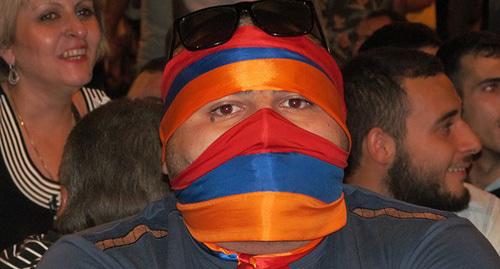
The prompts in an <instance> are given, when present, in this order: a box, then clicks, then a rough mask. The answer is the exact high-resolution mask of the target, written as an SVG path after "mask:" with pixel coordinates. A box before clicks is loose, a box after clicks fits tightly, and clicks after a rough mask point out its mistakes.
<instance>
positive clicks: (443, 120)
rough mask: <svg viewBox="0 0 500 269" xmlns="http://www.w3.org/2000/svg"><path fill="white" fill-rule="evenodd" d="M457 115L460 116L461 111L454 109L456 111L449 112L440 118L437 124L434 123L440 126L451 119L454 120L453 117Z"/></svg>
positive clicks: (435, 124)
mask: <svg viewBox="0 0 500 269" xmlns="http://www.w3.org/2000/svg"><path fill="white" fill-rule="evenodd" d="M457 115H460V111H459V110H458V109H454V110H451V111H448V112H446V113H445V114H444V115H442V116H441V117H439V119H437V120H436V122H435V123H434V126H439V125H441V124H442V123H443V122H446V121H447V120H449V119H451V118H453V117H455V116H457Z"/></svg>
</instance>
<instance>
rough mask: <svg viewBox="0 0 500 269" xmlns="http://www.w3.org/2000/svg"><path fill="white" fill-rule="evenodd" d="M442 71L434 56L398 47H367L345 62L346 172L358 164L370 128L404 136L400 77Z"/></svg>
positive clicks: (407, 108) (406, 110)
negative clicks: (348, 139) (349, 141)
mask: <svg viewBox="0 0 500 269" xmlns="http://www.w3.org/2000/svg"><path fill="white" fill-rule="evenodd" d="M442 72H443V67H442V65H441V63H440V62H439V60H438V59H437V58H436V57H434V56H432V55H429V54H426V53H424V52H420V51H417V50H405V49H398V48H378V49H373V50H370V51H368V52H366V53H363V54H361V55H359V56H357V57H355V58H353V59H352V60H351V61H350V62H349V63H348V64H347V65H346V66H345V68H344V69H343V74H344V80H345V81H344V85H345V99H346V106H347V126H348V128H349V131H350V132H351V136H352V148H351V154H350V156H349V166H348V170H347V171H346V174H347V175H349V174H350V173H352V172H353V171H354V170H355V169H356V168H357V167H358V166H359V160H360V157H361V145H362V143H363V139H364V137H365V136H366V135H367V134H368V132H369V131H370V129H372V128H374V127H380V128H382V129H383V130H384V131H385V132H387V133H389V134H390V135H391V136H393V137H394V138H395V139H396V141H397V142H400V141H402V140H403V139H404V137H405V134H406V127H405V126H406V124H405V120H406V117H407V116H408V113H409V111H410V109H411V108H410V106H409V103H408V99H407V94H406V92H405V89H403V87H402V83H403V80H404V79H406V78H420V77H430V76H435V75H437V74H439V73H442Z"/></svg>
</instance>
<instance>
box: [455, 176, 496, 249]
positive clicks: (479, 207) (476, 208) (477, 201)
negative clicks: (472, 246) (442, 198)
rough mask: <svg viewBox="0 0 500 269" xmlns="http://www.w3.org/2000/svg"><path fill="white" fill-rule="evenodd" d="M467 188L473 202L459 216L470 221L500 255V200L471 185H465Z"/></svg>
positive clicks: (458, 213)
mask: <svg viewBox="0 0 500 269" xmlns="http://www.w3.org/2000/svg"><path fill="white" fill-rule="evenodd" d="M465 187H466V188H467V189H468V190H469V193H470V196H471V200H470V202H469V206H468V208H467V209H464V210H462V211H460V212H457V215H459V216H460V217H463V218H466V219H468V220H470V221H471V222H472V223H473V224H474V226H476V228H477V229H478V230H479V231H480V232H481V233H482V234H483V235H484V236H485V237H486V238H487V239H488V240H489V241H490V243H491V244H492V245H493V247H494V248H495V249H496V251H497V253H499V254H500V199H498V198H497V197H496V196H495V195H493V194H491V193H489V192H487V191H484V190H481V189H479V188H477V187H476V186H473V185H471V184H468V183H465Z"/></svg>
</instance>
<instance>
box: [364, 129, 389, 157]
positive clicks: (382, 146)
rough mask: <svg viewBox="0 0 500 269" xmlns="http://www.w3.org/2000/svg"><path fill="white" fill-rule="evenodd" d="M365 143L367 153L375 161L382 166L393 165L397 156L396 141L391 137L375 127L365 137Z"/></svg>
mask: <svg viewBox="0 0 500 269" xmlns="http://www.w3.org/2000/svg"><path fill="white" fill-rule="evenodd" d="M364 142H365V147H366V153H368V154H369V155H370V158H371V159H372V160H373V161H375V162H377V163H379V164H381V165H390V164H392V162H393V160H394V156H395V154H396V141H395V139H394V138H393V137H392V136H391V135H389V134H388V133H386V132H384V130H382V129H381V128H379V127H375V128H372V129H371V130H370V131H369V132H368V134H367V135H366V136H365V141H364Z"/></svg>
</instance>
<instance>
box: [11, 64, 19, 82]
mask: <svg viewBox="0 0 500 269" xmlns="http://www.w3.org/2000/svg"><path fill="white" fill-rule="evenodd" d="M17 82H19V74H18V73H17V71H16V68H15V67H14V65H13V64H9V83H10V84H11V85H16V84H17Z"/></svg>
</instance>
